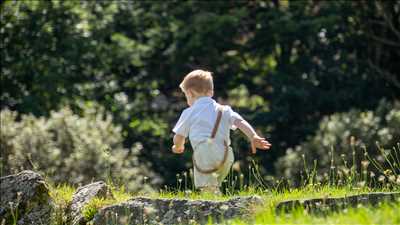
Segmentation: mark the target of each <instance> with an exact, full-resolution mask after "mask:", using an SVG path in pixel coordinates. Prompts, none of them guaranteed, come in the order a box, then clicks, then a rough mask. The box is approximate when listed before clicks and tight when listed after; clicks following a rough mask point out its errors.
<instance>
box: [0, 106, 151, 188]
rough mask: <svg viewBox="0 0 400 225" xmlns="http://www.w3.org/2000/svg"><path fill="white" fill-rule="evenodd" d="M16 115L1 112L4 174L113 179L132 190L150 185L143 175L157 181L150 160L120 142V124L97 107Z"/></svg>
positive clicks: (55, 179) (65, 179) (63, 179)
mask: <svg viewBox="0 0 400 225" xmlns="http://www.w3.org/2000/svg"><path fill="white" fill-rule="evenodd" d="M17 117H18V115H17V113H16V112H13V111H10V110H7V109H5V110H2V111H1V130H2V132H1V139H0V141H1V149H2V154H1V171H2V176H3V175H5V174H10V173H15V172H17V171H20V170H23V169H32V170H35V171H38V172H42V173H44V174H45V175H46V176H48V177H50V178H51V180H52V181H53V182H55V183H61V182H69V183H72V184H83V183H88V182H90V181H92V180H109V179H113V180H114V181H115V182H116V183H119V182H123V183H124V184H125V185H126V187H127V188H128V189H129V190H131V191H137V190H144V189H149V186H148V184H143V179H144V177H149V178H155V179H153V181H156V177H155V175H154V173H153V172H152V171H151V170H150V169H149V165H148V164H147V163H143V162H139V160H138V157H137V154H138V149H137V148H136V149H135V148H132V149H126V148H124V147H123V146H122V136H121V128H120V127H118V126H115V125H114V124H113V123H112V116H111V115H110V114H108V113H105V112H104V110H102V109H101V108H99V107H95V106H94V105H92V106H90V105H88V106H87V107H86V108H84V109H83V115H82V116H79V115H77V114H74V113H72V111H71V110H70V109H69V108H68V107H66V108H63V109H61V110H59V111H52V112H51V113H50V117H49V118H44V117H35V116H32V115H22V116H21V119H20V120H18V119H17Z"/></svg>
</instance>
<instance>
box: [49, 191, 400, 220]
mask: <svg viewBox="0 0 400 225" xmlns="http://www.w3.org/2000/svg"><path fill="white" fill-rule="evenodd" d="M111 189H112V193H113V195H114V199H103V198H94V199H92V200H91V201H90V202H89V204H87V205H86V207H85V208H84V209H83V211H82V213H83V214H84V216H85V218H86V219H92V218H93V216H94V215H95V214H96V212H97V211H98V209H100V208H101V207H104V206H107V205H112V204H117V203H121V202H124V201H127V200H128V199H130V198H134V197H139V196H142V197H149V198H168V199H169V198H175V199H177V198H178V199H192V200H199V199H202V200H227V199H229V198H232V197H237V196H252V195H258V196H260V197H262V198H263V200H264V206H263V207H261V208H257V209H256V211H255V215H254V218H253V220H252V221H248V220H240V219H237V220H233V221H231V222H232V224H350V223H351V224H353V223H354V224H399V223H400V214H399V213H398V212H399V211H400V202H398V203H393V204H383V205H381V206H379V207H361V208H356V209H352V208H350V209H347V210H344V211H342V212H335V213H332V214H328V215H326V216H319V215H315V214H308V213H306V212H305V211H304V210H301V209H297V210H295V211H293V212H291V213H288V214H276V213H275V206H276V205H277V203H279V202H280V201H285V200H292V199H308V198H315V197H343V196H346V195H352V194H361V193H368V192H371V191H372V192H379V191H388V189H382V188H379V189H370V188H362V189H360V188H355V189H354V188H348V187H347V186H345V187H330V186H327V185H325V186H306V187H302V188H297V189H288V190H284V191H277V190H263V189H260V188H258V189H256V188H248V189H247V190H242V191H240V192H238V193H236V194H235V195H223V196H216V195H212V194H208V193H199V192H188V191H186V192H185V191H169V192H167V191H159V192H152V193H148V194H146V195H139V194H132V193H128V192H127V191H126V190H125V189H124V187H119V188H117V187H114V186H111ZM73 190H74V188H72V187H69V186H68V185H61V186H54V187H52V188H51V193H52V194H51V195H52V196H55V202H56V204H61V205H62V206H65V205H67V204H68V201H70V200H71V199H72V194H71V193H72V192H73ZM391 191H400V187H398V188H394V189H391ZM55 224H57V225H59V224H65V223H61V221H60V220H59V221H58V222H56V223H55ZM210 224H212V223H210Z"/></svg>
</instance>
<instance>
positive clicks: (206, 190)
mask: <svg viewBox="0 0 400 225" xmlns="http://www.w3.org/2000/svg"><path fill="white" fill-rule="evenodd" d="M200 191H201V192H203V193H210V194H214V195H222V193H221V191H220V190H219V187H218V186H206V187H201V188H200Z"/></svg>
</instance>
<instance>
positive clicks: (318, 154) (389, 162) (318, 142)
mask: <svg viewBox="0 0 400 225" xmlns="http://www.w3.org/2000/svg"><path fill="white" fill-rule="evenodd" d="M399 128H400V104H399V103H394V104H390V103H388V102H386V101H382V102H381V103H380V105H379V107H378V108H376V109H375V110H374V111H360V110H351V111H350V112H346V113H337V114H333V115H331V116H327V117H325V118H324V119H322V121H321V123H320V125H319V129H318V130H317V131H316V134H315V136H310V137H309V138H308V139H307V141H305V142H303V143H301V144H299V145H297V146H295V147H294V148H289V149H287V152H286V155H285V156H283V157H282V158H280V159H279V160H278V161H277V162H276V164H275V166H276V167H277V171H279V173H280V175H282V176H284V177H286V178H288V179H291V180H292V181H297V183H298V182H299V181H300V177H301V176H303V179H302V180H303V181H304V180H305V179H306V175H307V173H308V172H309V171H313V170H314V169H315V171H317V172H318V174H317V180H321V179H322V177H323V176H324V174H325V176H330V175H331V173H332V171H338V172H339V173H340V174H342V176H341V180H342V182H344V180H343V179H346V177H347V178H349V177H351V175H354V173H355V172H362V169H367V167H368V165H369V164H371V165H370V169H371V170H372V172H373V171H377V169H379V172H380V173H381V174H382V175H385V176H387V177H386V179H387V178H388V177H389V174H386V173H387V172H385V171H386V169H389V170H390V171H392V173H394V175H396V174H398V175H399V174H400V170H399V165H400V164H399V163H400V161H398V160H399V159H398V154H400V148H399V149H397V148H398V147H399V146H398V145H399V141H400V129H399ZM375 142H378V146H377V145H376V143H375ZM371 159H373V160H372V161H371ZM376 163H379V166H377V168H375V169H374V165H375V164H376ZM366 172H367V171H366ZM378 175H379V174H376V176H378ZM392 175H393V174H392ZM368 176H370V174H368Z"/></svg>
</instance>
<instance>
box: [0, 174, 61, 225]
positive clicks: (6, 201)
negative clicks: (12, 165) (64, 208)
mask: <svg viewBox="0 0 400 225" xmlns="http://www.w3.org/2000/svg"><path fill="white" fill-rule="evenodd" d="M0 196H1V200H0V203H1V205H0V224H14V222H16V223H17V224H32V225H36V224H50V220H51V214H52V212H53V208H54V205H53V202H52V200H51V198H50V195H49V188H48V187H47V185H46V183H45V181H44V179H43V177H42V176H41V175H39V174H37V173H35V172H33V171H29V170H25V171H22V172H20V173H18V174H13V175H9V176H4V177H0Z"/></svg>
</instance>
